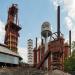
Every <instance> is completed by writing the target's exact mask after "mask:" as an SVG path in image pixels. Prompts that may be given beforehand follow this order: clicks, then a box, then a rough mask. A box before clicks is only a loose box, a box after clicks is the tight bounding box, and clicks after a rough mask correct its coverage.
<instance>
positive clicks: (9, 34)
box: [4, 4, 21, 52]
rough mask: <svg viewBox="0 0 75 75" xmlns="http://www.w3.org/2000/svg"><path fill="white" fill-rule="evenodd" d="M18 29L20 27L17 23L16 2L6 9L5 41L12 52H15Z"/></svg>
mask: <svg viewBox="0 0 75 75" xmlns="http://www.w3.org/2000/svg"><path fill="white" fill-rule="evenodd" d="M19 30H21V27H20V26H19V24H18V8H17V4H12V6H11V7H10V8H9V10H8V19H7V24H6V26H5V31H6V34H5V41H4V43H5V44H6V46H7V47H8V48H9V49H11V50H12V51H13V52H17V45H18V37H19Z"/></svg>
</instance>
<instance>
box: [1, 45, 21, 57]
mask: <svg viewBox="0 0 75 75" xmlns="http://www.w3.org/2000/svg"><path fill="white" fill-rule="evenodd" d="M0 53H4V54H9V55H13V56H17V57H20V56H19V54H18V53H15V52H13V51H11V50H10V49H9V48H7V47H6V46H5V45H3V44H0Z"/></svg>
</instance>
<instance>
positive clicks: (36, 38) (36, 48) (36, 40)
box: [36, 37, 37, 49]
mask: <svg viewBox="0 0 75 75" xmlns="http://www.w3.org/2000/svg"><path fill="white" fill-rule="evenodd" d="M36 49H37V37H36Z"/></svg>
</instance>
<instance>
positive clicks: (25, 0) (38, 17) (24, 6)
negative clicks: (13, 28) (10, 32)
mask: <svg viewBox="0 0 75 75" xmlns="http://www.w3.org/2000/svg"><path fill="white" fill-rule="evenodd" d="M12 3H15V4H18V9H19V11H18V13H19V24H20V26H21V27H22V30H21V31H20V38H19V45H18V48H19V53H20V55H21V56H22V57H23V58H24V61H25V62H27V40H28V39H30V38H31V39H32V40H33V41H34V46H35V38H36V37H38V43H39V42H40V33H41V25H42V23H43V22H44V21H48V22H49V23H50V24H51V28H52V32H56V30H57V27H56V26H57V11H56V9H57V6H58V5H60V7H61V32H62V33H63V34H64V38H65V39H66V40H68V31H69V30H70V29H71V30H72V40H75V0H0V42H1V43H3V41H4V34H5V30H4V27H5V24H6V23H7V15H8V13H7V12H8V8H9V7H10V6H11V5H12Z"/></svg>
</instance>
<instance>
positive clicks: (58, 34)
mask: <svg viewBox="0 0 75 75" xmlns="http://www.w3.org/2000/svg"><path fill="white" fill-rule="evenodd" d="M57 36H58V38H59V37H60V6H58V8H57Z"/></svg>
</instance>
